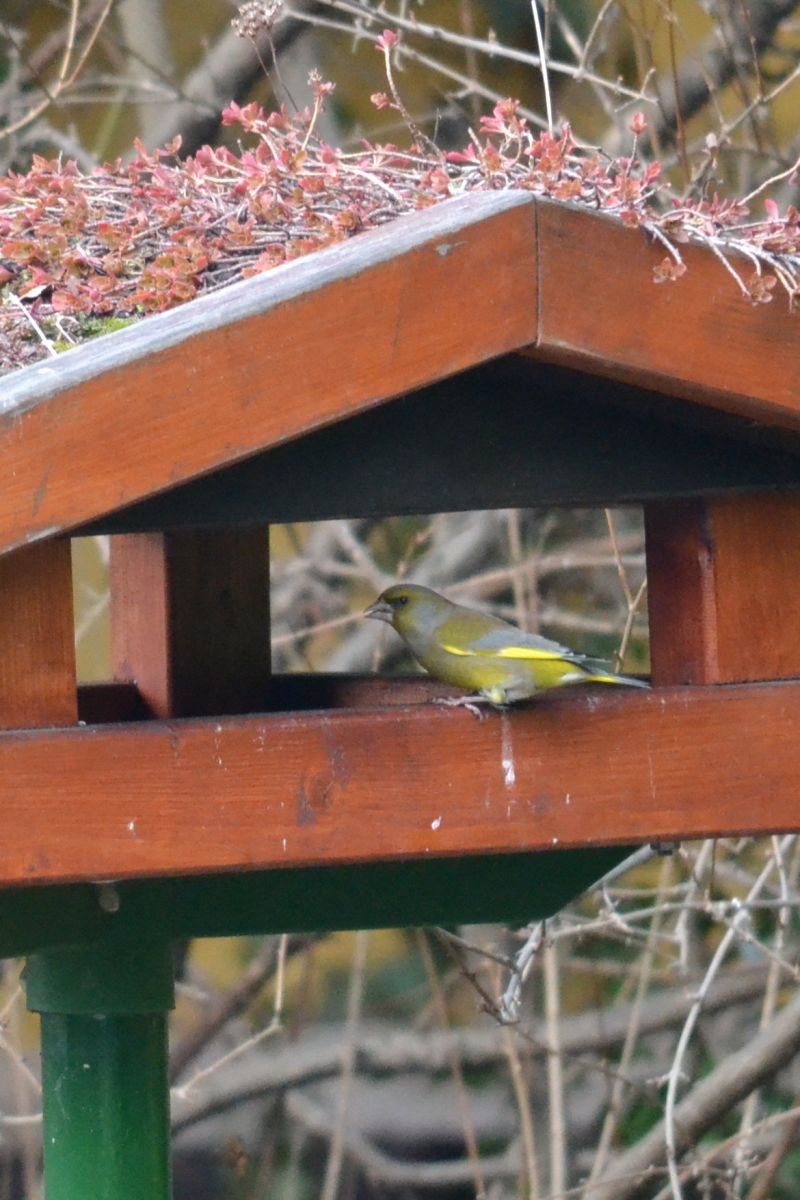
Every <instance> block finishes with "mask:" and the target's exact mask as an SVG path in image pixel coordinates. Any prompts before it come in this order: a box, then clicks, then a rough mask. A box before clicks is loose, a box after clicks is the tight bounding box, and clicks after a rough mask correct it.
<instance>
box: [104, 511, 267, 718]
mask: <svg viewBox="0 0 800 1200" xmlns="http://www.w3.org/2000/svg"><path fill="white" fill-rule="evenodd" d="M111 642H112V660H113V669H114V676H115V679H116V680H117V681H120V682H124V683H135V684H136V685H137V688H138V691H139V694H140V696H141V698H142V699H143V701H144V702H145V704H146V705H147V707H148V709H149V710H150V712H152V713H153V715H154V716H157V717H169V716H182V717H186V716H205V715H209V714H215V713H244V712H251V711H254V710H255V711H259V710H262V709H263V708H264V707H265V705H266V696H267V687H268V681H269V670H270V645H269V541H268V534H267V531H266V530H265V529H252V528H251V529H222V530H215V531H213V532H207V531H202V530H201V531H197V530H188V531H185V532H182V533H178V534H130V535H120V536H117V537H114V538H112V539H111Z"/></svg>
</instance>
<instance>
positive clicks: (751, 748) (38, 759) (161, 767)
mask: <svg viewBox="0 0 800 1200" xmlns="http://www.w3.org/2000/svg"><path fill="white" fill-rule="evenodd" d="M799 738H800V684H796V683H774V684H750V685H732V686H729V687H723V688H695V689H680V688H676V689H664V690H659V691H653V692H623V691H622V690H621V689H620V690H605V691H603V690H597V691H591V692H590V691H589V690H588V689H586V690H581V691H579V692H575V691H574V692H572V693H571V694H569V695H567V694H566V693H564V694H562V695H560V696H552V697H550V696H548V697H545V698H543V699H542V700H541V701H539V702H537V703H535V704H533V705H531V706H528V707H527V708H524V709H518V710H516V711H513V712H512V713H510V714H505V715H498V714H492V715H490V716H489V717H488V718H487V719H486V720H485V721H477V720H476V719H475V718H474V717H473V716H472V715H471V714H469V713H466V712H462V711H457V710H450V709H442V708H433V707H431V706H428V705H420V706H417V707H408V708H392V709H375V710H372V711H366V712H364V711H360V712H332V711H331V712H312V713H309V714H302V715H275V716H267V715H263V716H251V717H246V718H241V717H238V718H237V717H228V718H221V719H220V720H218V721H214V722H209V721H171V722H167V723H162V722H150V723H145V724H131V725H129V726H105V727H94V728H91V727H90V728H85V729H77V730H63V731H58V730H49V731H26V732H19V733H3V734H0V778H2V780H3V805H4V836H3V839H2V842H0V883H3V884H12V883H24V882H26V881H27V882H46V881H50V882H55V881H58V880H62V881H63V880H81V879H84V880H85V879H97V878H124V877H135V876H147V875H158V874H165V875H166V874H181V873H197V872H203V871H224V870H238V869H248V868H257V867H281V866H285V867H289V866H301V865H307V864H315V865H318V866H324V865H332V864H337V863H356V862H365V861H376V862H377V861H381V860H387V861H388V860H397V859H405V858H424V857H425V856H427V855H431V856H439V857H441V856H447V855H452V854H458V855H460V854H478V853H501V852H503V853H504V852H512V851H524V850H534V849H546V848H548V847H555V846H562V847H580V846H597V845H609V844H615V843H616V844H625V843H631V842H637V841H640V840H647V839H653V838H658V839H664V840H671V839H680V838H696V837H704V836H713V835H716V834H719V833H725V834H738V833H766V832H775V831H778V830H797V829H800V810H799V809H798V805H797V796H798V789H800V759H799V758H798V755H797V751H796V747H797V744H798V739H799Z"/></svg>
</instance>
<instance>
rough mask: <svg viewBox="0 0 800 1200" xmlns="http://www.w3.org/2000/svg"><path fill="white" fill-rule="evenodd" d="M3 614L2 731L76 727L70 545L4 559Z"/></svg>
mask: <svg viewBox="0 0 800 1200" xmlns="http://www.w3.org/2000/svg"><path fill="white" fill-rule="evenodd" d="M0 613H2V620H0V728H5V729H10V728H14V727H22V726H28V725H70V724H72V723H73V722H74V721H76V720H77V691H76V680H75V635H74V632H73V620H72V564H71V560H70V547H69V542H68V541H62V540H56V541H50V542H47V543H45V544H43V545H41V546H29V547H28V548H27V549H25V550H20V551H19V552H18V553H16V554H12V555H9V556H7V557H5V558H2V559H0ZM1 779H2V777H0V780H1ZM0 794H2V782H1V781H0Z"/></svg>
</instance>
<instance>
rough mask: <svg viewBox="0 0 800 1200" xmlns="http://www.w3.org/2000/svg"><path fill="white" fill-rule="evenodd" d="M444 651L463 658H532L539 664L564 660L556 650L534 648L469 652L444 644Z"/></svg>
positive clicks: (519, 647)
mask: <svg viewBox="0 0 800 1200" xmlns="http://www.w3.org/2000/svg"><path fill="white" fill-rule="evenodd" d="M442 649H443V650H446V651H447V653H448V654H458V655H459V656H460V657H461V658H531V659H536V660H537V661H538V662H555V661H557V660H561V659H563V658H564V655H563V654H560V653H558V652H557V651H556V650H538V649H536V648H535V647H533V646H502V647H501V648H500V649H498V650H493V649H488V650H467V649H465V648H464V647H463V646H450V645H447V644H446V643H443V644H442Z"/></svg>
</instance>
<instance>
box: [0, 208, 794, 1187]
mask: <svg viewBox="0 0 800 1200" xmlns="http://www.w3.org/2000/svg"><path fill="white" fill-rule="evenodd" d="M662 257H663V248H659V247H658V246H654V245H652V244H651V243H650V242H649V241H648V239H647V238H646V237H645V236H644V234H643V233H642V232H641V231H635V230H630V229H626V228H624V227H623V226H622V225H621V224H618V223H616V222H614V221H612V220H609V219H608V218H605V217H602V216H598V215H594V214H591V213H589V212H586V211H585V210H578V209H573V208H570V207H568V206H564V205H556V204H553V203H550V202H543V201H536V200H535V199H533V198H532V197H530V196H529V195H526V194H524V193H515V192H497V193H487V194H482V195H473V196H469V197H465V198H463V199H457V200H450V201H447V202H445V203H443V204H441V205H439V206H437V207H434V208H431V209H427V210H425V211H423V212H420V213H418V214H415V215H413V216H407V217H403V218H400V219H399V220H397V221H396V222H394V223H393V224H391V225H388V226H385V227H384V228H382V229H378V230H375V231H371V232H368V233H365V234H363V235H360V236H359V237H357V238H354V239H352V240H351V241H350V242H348V243H346V244H344V245H341V246H337V247H334V248H332V249H328V250H324V251H321V252H320V253H319V254H317V255H312V256H310V257H308V258H305V259H301V260H299V261H297V262H294V263H290V264H287V265H285V266H282V267H279V268H277V269H275V270H274V271H272V272H269V273H267V274H265V275H262V276H259V277H256V278H254V279H250V280H247V281H246V282H243V283H240V284H236V285H234V286H233V287H231V288H230V289H229V290H227V291H225V292H223V293H220V294H217V295H210V296H207V297H204V298H201V299H199V300H196V301H193V302H192V303H191V304H189V305H186V306H185V307H183V308H180V309H177V310H173V311H171V312H168V313H165V314H163V315H159V316H154V317H150V318H148V319H146V320H144V321H142V322H141V323H140V324H138V325H136V326H133V327H130V328H128V329H126V330H123V331H121V332H119V333H115V334H113V335H110V336H108V337H106V338H103V339H100V340H98V341H96V342H93V343H91V344H89V345H86V346H84V347H81V348H79V349H77V350H74V351H70V352H69V353H67V354H65V355H63V356H60V357H58V358H57V359H51V360H48V361H47V362H44V363H41V364H38V365H35V366H31V367H28V368H25V369H24V370H21V371H19V372H16V373H14V374H12V375H9V376H7V377H5V378H4V379H3V380H2V382H1V384H0V386H1V387H2V392H1V393H0V462H2V463H3V480H4V482H3V487H2V490H0V553H2V557H0V596H2V601H3V613H4V620H3V622H2V625H0V727H2V729H3V732H2V733H0V780H1V781H2V783H1V784H0V787H2V795H3V814H4V826H3V838H2V844H0V888H1V889H2V890H0V912H2V918H3V919H2V922H0V952H2V953H4V954H26V955H29V956H30V959H29V970H28V977H29V985H28V986H29V1003H30V1004H31V1006H32V1007H34V1008H36V1009H38V1010H40V1011H42V1013H43V1052H44V1072H45V1123H46V1128H45V1147H46V1159H45V1161H46V1175H47V1187H48V1200H77V1197H78V1196H81V1197H83V1196H85V1195H86V1194H90V1192H91V1194H94V1195H100V1194H101V1193H100V1192H98V1190H97V1184H96V1179H97V1177H98V1174H97V1173H98V1171H101V1172H102V1175H103V1179H104V1180H105V1183H104V1185H103V1186H105V1187H106V1188H107V1190H106V1191H105V1192H102V1195H103V1196H104V1197H108V1200H111V1198H112V1197H115V1198H116V1197H118V1196H122V1195H125V1196H126V1197H140V1196H141V1197H142V1198H144V1197H145V1196H147V1197H148V1200H150V1198H152V1197H163V1196H165V1195H166V1194H167V1189H168V1182H167V1178H168V1173H167V1168H166V1149H165V1146H166V1128H167V1122H166V1085H165V1082H164V1080H165V1075H164V1028H165V1026H164V1020H165V1016H164V1014H165V1011H166V1009H167V1008H168V1007H169V1004H170V999H171V967H170V958H169V945H170V942H171V941H172V940H173V939H175V938H179V937H187V936H199V935H223V934H233V933H244V932H248V933H251V932H267V931H287V930H293V929H322V928H346V927H367V926H381V925H384V926H385V925H390V924H422V923H442V922H448V921H480V920H494V919H520V920H524V919H528V918H530V917H531V916H534V915H537V914H546V913H548V912H551V911H553V910H554V909H557V908H558V907H559V906H560V905H561V904H563V903H564V902H565V901H566V900H567V899H569V898H570V897H571V896H572V895H574V894H576V893H577V892H579V891H580V890H581V889H582V888H583V887H584V886H586V885H587V884H588V883H589V882H590V881H591V880H592V879H593V878H595V877H597V876H599V875H601V874H602V873H603V872H604V871H605V870H606V869H607V868H608V867H609V866H610V865H611V864H612V863H613V862H615V861H617V860H618V859H619V858H620V857H621V856H622V853H623V851H622V850H621V849H620V847H624V846H629V845H631V844H636V843H638V842H641V841H651V840H656V839H657V840H674V839H685V838H695V837H701V836H713V835H726V834H745V833H747V834H755V833H768V832H769V833H771V832H777V831H783V830H797V829H800V811H799V810H798V805H797V796H798V792H799V791H800V765H798V760H797V754H796V750H795V748H796V746H797V744H798V741H799V740H800V680H798V678H797V677H798V674H800V605H799V604H798V602H797V598H796V596H797V591H796V580H797V577H798V573H799V569H800V490H799V489H800V382H798V375H797V371H796V365H795V361H794V360H795V355H794V354H793V353H792V347H793V345H794V344H795V342H796V340H797V332H796V329H797V324H796V323H797V320H798V317H797V315H796V314H795V315H793V314H792V313H790V312H789V311H788V310H785V309H784V308H782V307H781V303H780V301H779V300H777V301H776V302H775V303H773V304H771V305H762V306H758V307H753V306H750V305H748V304H746V303H745V302H743V300H742V298H741V296H740V295H739V293H738V292H737V290H736V289H735V287H732V286H731V282H730V278H729V276H728V275H727V274H726V272H725V271H724V270H723V269H722V268H721V266H720V264H719V262H718V261H717V260H716V259H715V257H714V256H713V255H711V254H709V253H708V252H706V251H703V250H702V249H700V248H696V247H692V246H688V247H686V249H685V253H684V257H685V260H686V263H687V265H688V268H689V269H688V273H687V274H686V275H685V277H684V278H682V279H681V280H679V281H677V282H676V283H674V284H670V285H665V286H656V285H655V284H654V283H653V266H654V264H655V263H656V262H658V260H659V259H660V258H662ZM621 503H625V504H628V503H637V504H643V505H644V508H645V520H646V534H647V545H646V554H647V570H648V581H649V583H648V587H649V605H650V623H651V654H652V664H653V675H652V682H653V684H654V687H653V690H652V691H648V692H645V691H641V692H640V691H638V690H636V691H633V690H631V691H630V692H628V691H625V690H623V689H620V690H616V689H609V690H608V691H602V692H597V691H593V690H590V689H586V690H582V689H575V690H571V691H570V690H569V689H567V690H565V691H564V692H562V693H561V694H556V695H552V696H545V697H543V698H542V699H541V700H538V701H536V702H535V703H533V704H529V705H524V706H520V707H519V708H516V709H513V710H512V711H509V712H507V713H503V714H492V715H490V716H489V718H488V719H487V720H485V721H481V722H478V721H476V720H475V719H474V717H473V716H472V715H471V714H469V713H467V712H464V711H460V710H454V709H445V708H440V707H433V706H432V705H431V704H429V703H428V701H429V700H430V699H431V698H432V697H433V696H435V695H436V694H438V692H439V691H440V688H439V687H437V685H435V684H432V683H431V681H429V680H427V679H425V678H422V677H420V679H419V680H404V681H399V680H391V679H383V678H379V677H375V676H367V677H352V676H347V677H344V676H326V675H305V676H279V675H273V674H272V673H271V671H270V662H269V651H268V646H269V587H268V555H267V528H268V526H269V525H270V524H271V523H277V522H287V521H304V520H319V519H326V518H335V517H344V516H346V517H364V516H370V517H380V516H389V515H396V514H407V513H430V512H437V511H439V512H441V511H451V510H458V509H465V510H466V509H476V508H493V507H495V508H498V507H508V506H526V507H535V506H541V505H548V506H549V505H581V506H586V505H613V504H621ZM86 533H110V534H112V535H113V538H112V556H111V564H112V565H111V606H112V626H113V660H114V678H113V679H112V680H110V681H109V682H108V683H105V684H95V685H91V686H82V687H76V677H75V660H74V644H73V623H72V598H71V597H72V589H71V574H70V550H69V538H70V536H71V535H75V534H81V535H83V534H86ZM98 881H105V882H102V883H101V882H98ZM108 881H113V882H108ZM98 1013H100V1014H105V1016H106V1018H107V1019H106V1021H105V1024H104V1025H103V1030H104V1033H103V1037H102V1038H101V1037H99V1036H98V1033H97V1024H96V1022H94V1016H95V1015H96V1014H98ZM93 1022H94V1024H93ZM104 1039H105V1040H104ZM84 1061H85V1062H90V1063H91V1064H92V1072H93V1074H92V1080H93V1086H94V1083H96V1081H97V1078H98V1077H100V1076H102V1077H103V1079H104V1080H105V1085H106V1086H107V1087H108V1088H110V1089H112V1090H113V1092H114V1094H119V1095H120V1096H121V1097H123V1098H124V1104H123V1109H124V1113H123V1118H122V1119H121V1120H119V1121H117V1120H116V1118H115V1119H113V1120H111V1121H109V1120H108V1119H107V1116H108V1115H107V1114H106V1113H103V1112H102V1111H101V1108H100V1105H99V1103H98V1102H96V1101H92V1095H93V1094H94V1093H93V1092H91V1089H89V1091H87V1084H86V1080H85V1079H84V1078H83V1077H82V1076H81V1072H80V1071H78V1070H77V1069H76V1066H75V1064H76V1063H78V1062H84ZM56 1078H57V1079H58V1085H59V1087H60V1088H61V1091H60V1096H61V1100H62V1101H63V1103H61V1102H60V1103H59V1105H57V1106H56V1105H53V1104H51V1103H49V1101H48V1097H49V1096H50V1095H51V1092H50V1088H51V1087H52V1086H54V1081H55V1080H56ZM132 1080H133V1082H131V1081H132ZM137 1096H138V1097H139V1098H141V1097H142V1096H149V1097H153V1096H157V1097H158V1104H156V1105H155V1107H153V1106H152V1105H151V1106H150V1107H149V1108H147V1112H146V1113H145V1111H144V1109H145V1107H146V1106H144V1105H140V1104H139V1103H138V1101H137ZM126 1106H127V1107H126ZM121 1111H122V1110H121ZM75 1112H78V1113H81V1114H84V1116H82V1117H80V1118H79V1119H78V1125H79V1126H80V1127H79V1128H77V1129H76V1125H75V1120H76V1118H74V1117H67V1116H65V1114H66V1113H75ZM118 1115H119V1114H118ZM70 1122H72V1123H71V1124H70ZM81 1122H83V1124H81ZM148 1122H149V1123H148ZM100 1125H102V1131H101V1133H98V1128H99V1126H100ZM124 1130H125V1131H127V1133H126V1134H125V1136H124V1137H122V1136H121V1135H122V1133H123V1131H124ZM131 1131H133V1132H131ZM87 1139H88V1140H87ZM89 1141H91V1142H92V1145H93V1151H92V1156H91V1163H89V1164H87V1162H86V1159H87V1151H86V1146H87V1144H88V1143H89ZM120 1144H122V1145H123V1146H124V1147H128V1149H127V1150H123V1151H120V1150H119V1145H120ZM126 1153H129V1154H130V1158H129V1159H126V1158H125V1154H126ZM97 1155H99V1158H98V1157H97ZM103 1164H105V1166H103ZM134 1176H135V1180H136V1182H135V1183H134V1184H131V1183H130V1179H131V1178H132V1177H134ZM122 1179H126V1180H127V1181H128V1182H126V1184H125V1185H124V1190H120V1189H121V1187H122V1185H121V1184H120V1182H119V1181H120V1180H122ZM138 1187H141V1190H138V1191H137V1190H136V1188H138ZM87 1188H88V1189H89V1190H88V1191H87ZM131 1188H133V1190H131Z"/></svg>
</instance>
